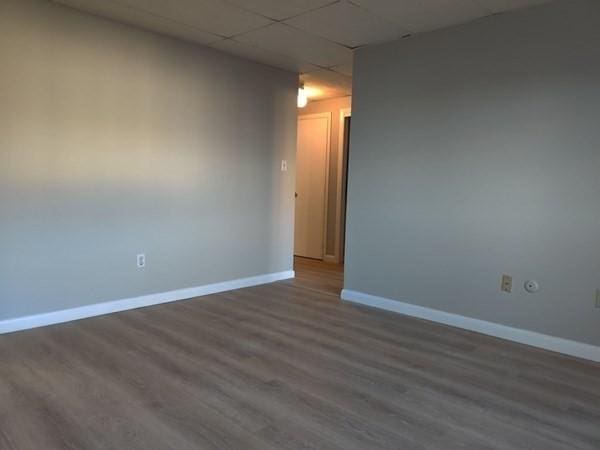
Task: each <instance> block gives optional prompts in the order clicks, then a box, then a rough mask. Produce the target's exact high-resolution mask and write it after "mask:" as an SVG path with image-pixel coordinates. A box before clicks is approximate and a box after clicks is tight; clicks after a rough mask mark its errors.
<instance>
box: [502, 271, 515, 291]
mask: <svg viewBox="0 0 600 450" xmlns="http://www.w3.org/2000/svg"><path fill="white" fill-rule="evenodd" d="M512 282H513V280H512V277H511V276H510V275H502V284H501V285H500V290H501V291H502V292H508V293H510V292H512Z"/></svg>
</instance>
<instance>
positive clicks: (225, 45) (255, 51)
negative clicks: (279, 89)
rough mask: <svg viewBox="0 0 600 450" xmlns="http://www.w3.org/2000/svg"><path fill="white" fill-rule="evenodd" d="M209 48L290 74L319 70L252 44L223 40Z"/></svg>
mask: <svg viewBox="0 0 600 450" xmlns="http://www.w3.org/2000/svg"><path fill="white" fill-rule="evenodd" d="M211 47H213V48H215V49H217V50H222V51H224V52H226V53H230V54H232V55H236V56H240V57H242V58H246V59H249V60H252V61H257V62H260V63H262V64H266V65H267V66H273V67H278V68H280V69H285V70H289V71H291V72H299V73H305V72H312V71H315V70H319V68H318V67H316V66H313V65H311V64H308V63H305V62H302V61H299V60H294V59H292V58H288V57H287V56H284V55H280V54H277V53H273V52H269V51H267V50H263V49H262V48H260V47H257V46H255V45H252V44H247V43H244V42H238V41H236V40H234V39H225V40H222V41H218V42H215V43H213V44H212V45H211Z"/></svg>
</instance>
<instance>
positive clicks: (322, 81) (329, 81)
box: [300, 69, 352, 100]
mask: <svg viewBox="0 0 600 450" xmlns="http://www.w3.org/2000/svg"><path fill="white" fill-rule="evenodd" d="M300 80H301V81H302V82H303V83H304V86H305V87H306V88H307V90H308V92H309V99H311V100H322V99H325V98H334V97H344V96H347V95H352V78H351V77H348V76H345V75H341V74H339V73H336V72H332V71H331V70H327V69H322V70H319V71H316V72H311V73H306V74H303V75H301V76H300Z"/></svg>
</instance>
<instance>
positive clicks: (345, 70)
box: [330, 62, 353, 77]
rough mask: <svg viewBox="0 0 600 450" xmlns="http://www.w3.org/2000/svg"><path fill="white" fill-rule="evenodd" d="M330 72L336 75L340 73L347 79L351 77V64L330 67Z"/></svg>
mask: <svg viewBox="0 0 600 450" xmlns="http://www.w3.org/2000/svg"><path fill="white" fill-rule="evenodd" d="M330 69H331V70H333V71H334V72H337V73H341V74H342V75H347V76H349V77H351V76H352V69H353V64H352V62H349V63H346V64H340V65H339V66H333V67H330Z"/></svg>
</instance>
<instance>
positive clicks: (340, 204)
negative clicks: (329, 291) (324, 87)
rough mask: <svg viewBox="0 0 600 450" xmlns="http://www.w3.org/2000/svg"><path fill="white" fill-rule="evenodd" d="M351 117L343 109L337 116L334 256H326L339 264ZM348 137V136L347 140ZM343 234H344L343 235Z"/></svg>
mask: <svg viewBox="0 0 600 450" xmlns="http://www.w3.org/2000/svg"><path fill="white" fill-rule="evenodd" d="M348 117H352V108H343V109H340V115H339V121H340V122H339V128H338V161H337V165H338V171H337V180H336V191H337V197H336V211H335V243H334V254H333V255H328V258H327V259H328V260H329V261H332V262H335V263H338V264H339V263H341V262H342V233H344V230H343V229H342V228H345V224H344V223H342V222H343V216H344V212H345V209H346V199H345V197H346V189H345V186H344V181H345V180H346V183H347V179H348V174H347V173H346V167H347V164H346V161H347V159H348V155H347V154H346V149H347V148H348V146H347V145H346V126H345V125H346V118H348ZM349 137H350V136H348V138H349ZM344 234H345V233H344Z"/></svg>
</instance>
